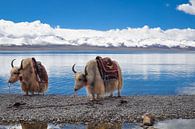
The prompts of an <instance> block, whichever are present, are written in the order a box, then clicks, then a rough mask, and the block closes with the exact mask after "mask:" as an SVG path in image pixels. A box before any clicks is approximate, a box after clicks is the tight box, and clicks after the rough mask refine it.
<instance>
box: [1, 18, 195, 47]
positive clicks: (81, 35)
mask: <svg viewBox="0 0 195 129" xmlns="http://www.w3.org/2000/svg"><path fill="white" fill-rule="evenodd" d="M0 45H1V46H11V45H18V46H21V45H90V46H103V47H109V46H114V47H120V46H126V47H144V48H147V47H151V46H154V47H168V48H172V47H179V48H189V47H195V29H190V28H187V29H168V30H162V29H161V28H149V27H148V26H144V27H142V28H126V29H112V30H107V31H99V30H90V29H78V30H77V29H63V28H60V27H56V28H53V27H51V26H50V25H48V24H44V23H41V22H40V21H34V22H19V23H14V22H12V21H6V20H0Z"/></svg>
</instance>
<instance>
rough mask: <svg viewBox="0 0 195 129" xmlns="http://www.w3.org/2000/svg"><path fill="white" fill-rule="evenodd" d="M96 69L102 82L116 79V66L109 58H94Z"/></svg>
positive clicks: (117, 76)
mask: <svg viewBox="0 0 195 129" xmlns="http://www.w3.org/2000/svg"><path fill="white" fill-rule="evenodd" d="M96 61H97V64H98V69H99V71H100V75H101V77H102V79H103V80H110V79H118V78H119V75H118V72H119V71H118V65H117V64H116V63H115V62H114V61H112V60H111V59H110V58H109V57H105V58H102V57H100V56H97V57H96Z"/></svg>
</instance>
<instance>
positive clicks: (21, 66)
mask: <svg viewBox="0 0 195 129" xmlns="http://www.w3.org/2000/svg"><path fill="white" fill-rule="evenodd" d="M22 64H23V60H22V61H21V64H20V68H19V69H18V70H19V71H20V70H22V69H23V65H22Z"/></svg>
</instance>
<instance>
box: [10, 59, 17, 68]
mask: <svg viewBox="0 0 195 129" xmlns="http://www.w3.org/2000/svg"><path fill="white" fill-rule="evenodd" d="M14 60H16V59H13V60H12V62H11V66H12V68H13V67H14Z"/></svg>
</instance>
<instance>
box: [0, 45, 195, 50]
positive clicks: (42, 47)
mask: <svg viewBox="0 0 195 129" xmlns="http://www.w3.org/2000/svg"><path fill="white" fill-rule="evenodd" d="M26 50H28V51H38V50H41V51H48V50H59V51H68V50H73V51H77V50H86V51H143V50H145V51H158V50H160V51H195V48H178V47H175V48H168V47H147V48H144V47H125V46H124V47H113V46H110V47H99V46H89V45H81V46H73V45H24V46H0V51H26Z"/></svg>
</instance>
